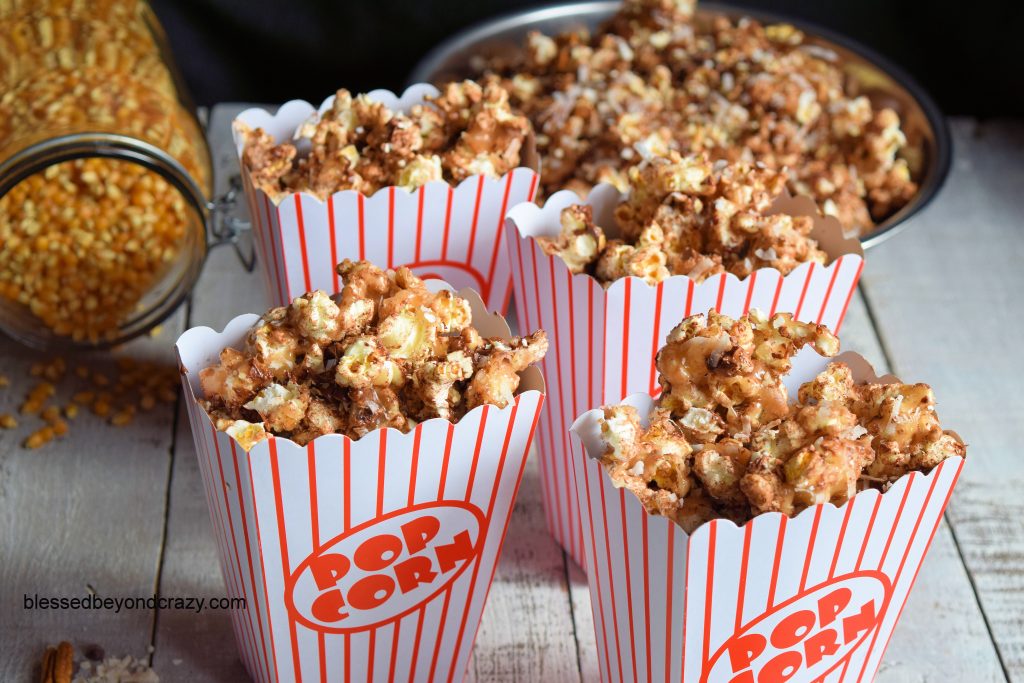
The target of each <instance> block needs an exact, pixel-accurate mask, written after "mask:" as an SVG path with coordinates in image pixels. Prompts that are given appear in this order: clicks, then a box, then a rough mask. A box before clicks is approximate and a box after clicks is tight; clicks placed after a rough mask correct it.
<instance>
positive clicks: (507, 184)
mask: <svg viewBox="0 0 1024 683" xmlns="http://www.w3.org/2000/svg"><path fill="white" fill-rule="evenodd" d="M437 92H438V91H437V89H436V88H435V87H434V86H432V85H427V84H425V83H420V84H417V85H412V86H410V87H409V88H408V89H406V91H405V92H404V93H403V94H402V95H401V96H400V97H399V96H396V95H395V94H394V93H392V92H390V91H387V90H374V91H371V92H370V93H368V96H369V97H370V98H371V99H373V100H375V101H378V102H382V103H383V104H385V105H387V106H388V107H389V108H390V109H392V110H393V111H403V112H407V111H408V110H409V109H410V108H412V107H413V106H414V105H417V104H421V103H423V102H424V101H425V98H426V97H429V96H433V95H436V94H437ZM333 102H334V96H333V95H332V96H331V97H329V98H327V99H326V100H324V102H323V104H321V105H320V107H319V109H317V108H316V107H314V106H313V105H312V104H310V103H308V102H304V101H300V100H292V101H290V102H288V103H286V104H284V105H283V106H281V108H280V109H278V110H277V113H275V114H271V113H270V112H268V111H266V110H264V109H247V110H245V111H243V112H242V113H241V114H239V115H238V117H237V118H236V119H235V122H234V125H233V126H232V134H233V135H234V141H235V147H236V150H237V152H238V157H239V159H241V158H242V151H243V149H244V146H245V139H244V136H243V135H242V134H241V132H240V127H244V126H248V127H249V128H262V129H263V130H265V131H266V132H267V133H269V134H270V135H272V136H273V138H274V139H275V140H276V141H278V142H284V141H288V140H291V139H292V137H293V135H294V133H295V131H296V129H297V128H298V127H299V126H300V125H301V124H302V123H304V122H305V121H306V120H307V119H309V118H310V116H312V115H314V114H316V113H317V112H324V111H326V110H328V109H330V107H331V105H332V104H333ZM523 163H524V165H523V166H522V167H520V168H515V169H513V170H511V171H509V172H508V173H506V174H505V175H504V176H502V177H501V178H492V177H489V176H485V175H474V176H471V177H469V178H466V179H465V180H463V181H462V182H460V183H459V184H458V185H456V186H452V185H450V184H448V183H446V182H443V181H434V182H430V183H427V184H426V185H423V186H422V187H420V188H419V189H417V190H414V191H412V192H410V191H408V190H406V189H403V188H400V187H395V186H392V187H386V188H382V189H380V190H378V191H377V192H375V193H374V194H373V195H372V196H369V197H367V196H365V195H364V194H362V193H361V192H357V191H355V190H342V191H339V192H335V193H334V194H333V195H331V196H330V197H328V198H327V200H326V201H322V200H320V199H319V198H318V197H316V196H314V195H312V194H309V193H305V192H300V193H292V194H289V195H286V196H284V197H277V198H276V201H275V198H272V197H270V196H269V195H267V193H265V192H263V191H262V190H260V189H257V188H256V187H254V185H253V183H252V182H251V179H250V177H249V173H248V172H247V171H246V169H244V168H243V169H242V183H243V186H244V188H245V194H246V198H247V199H248V205H249V213H250V216H251V218H252V226H253V236H254V242H255V247H256V252H257V257H258V260H259V262H260V263H261V264H262V265H261V271H262V273H263V279H264V284H265V285H266V288H267V296H268V300H269V301H270V302H271V303H272V304H273V305H275V306H284V305H286V304H288V303H289V302H290V301H291V300H292V299H294V298H295V297H297V296H301V295H302V294H305V293H306V292H308V291H312V290H314V289H322V290H324V291H327V292H336V291H338V288H339V287H338V285H339V282H338V275H337V273H336V272H335V270H334V267H335V265H337V264H338V263H340V262H341V261H342V260H343V259H346V258H348V259H353V260H357V259H368V260H370V261H372V262H373V263H375V264H377V265H378V266H381V267H385V266H386V267H388V268H397V267H399V266H408V267H409V268H410V269H412V271H413V272H414V273H416V274H417V275H418V276H419V277H421V278H439V279H441V280H445V281H446V282H450V283H452V285H453V286H455V287H456V288H457V289H461V288H463V287H471V288H473V289H475V290H476V291H478V292H480V294H481V296H482V297H483V299H484V303H485V304H486V305H487V308H488V310H497V311H500V312H502V313H505V312H506V310H507V308H508V303H509V299H510V297H511V296H512V274H511V272H510V270H509V264H508V261H507V259H506V257H505V250H504V248H503V246H502V244H503V242H504V239H503V236H502V232H503V231H504V229H505V228H504V217H505V213H506V212H507V211H508V209H509V208H511V207H513V206H515V205H516V204H519V203H522V202H532V201H533V197H534V194H535V193H536V190H537V180H538V176H537V172H536V169H537V168H538V164H539V162H538V161H537V155H536V152H535V150H534V144H533V140H532V138H531V139H530V140H528V141H527V145H526V146H525V148H524V152H523Z"/></svg>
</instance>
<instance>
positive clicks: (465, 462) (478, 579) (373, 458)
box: [177, 283, 544, 683]
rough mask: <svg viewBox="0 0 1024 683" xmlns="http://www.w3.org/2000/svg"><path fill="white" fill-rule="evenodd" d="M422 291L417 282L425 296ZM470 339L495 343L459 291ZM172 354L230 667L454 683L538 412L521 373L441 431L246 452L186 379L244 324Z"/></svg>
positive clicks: (328, 677) (495, 322)
mask: <svg viewBox="0 0 1024 683" xmlns="http://www.w3.org/2000/svg"><path fill="white" fill-rule="evenodd" d="M431 284H433V283H431ZM460 296H463V297H466V298H467V299H469V300H470V301H471V303H472V304H473V313H474V323H475V324H476V326H477V328H478V329H479V330H480V332H481V334H484V335H487V336H503V337H506V338H507V337H508V327H507V326H506V325H505V324H504V321H503V320H502V319H501V318H500V317H499V316H496V315H495V316H489V315H487V314H486V311H485V310H484V308H483V304H482V302H481V301H480V299H479V297H477V296H476V294H475V293H474V292H468V291H463V292H460ZM256 318H257V316H255V315H243V316H239V317H237V318H235V319H234V320H232V321H231V322H230V323H228V325H227V327H225V328H224V331H223V332H215V331H213V330H211V329H210V328H206V327H199V328H194V329H191V330H189V331H187V332H185V333H184V334H183V335H182V336H181V338H179V339H178V342H177V352H178V358H179V363H180V366H181V368H182V373H183V378H182V381H183V384H184V389H185V396H186V405H187V408H188V415H189V420H190V422H191V426H192V434H193V437H194V439H195V444H196V452H197V455H198V459H199V469H200V471H201V473H202V478H203V488H204V490H205V494H206V498H207V503H208V505H209V508H210V517H211V519H212V522H213V528H214V532H215V537H216V541H217V546H218V553H219V557H220V564H221V571H222V574H223V576H224V582H225V584H226V586H227V592H228V594H229V595H230V596H231V597H240V598H244V599H245V605H246V606H245V608H244V609H241V610H237V611H235V612H233V614H232V624H233V627H234V632H235V639H236V641H237V643H238V648H239V652H240V655H241V659H242V661H243V663H244V665H245V667H246V669H247V670H248V672H249V675H250V676H251V677H252V679H253V680H255V681H260V682H261V683H262V682H267V683H270V682H277V681H299V680H318V681H328V682H340V681H349V680H360V681H389V680H402V681H406V680H408V681H455V680H462V678H463V676H464V672H465V669H466V665H467V663H468V660H469V655H470V652H471V650H472V648H473V641H474V639H475V637H476V631H477V628H478V626H479V623H480V617H481V614H482V613H483V609H484V604H485V603H486V601H487V594H488V591H489V589H490V585H491V581H492V579H493V578H494V572H495V568H496V567H497V561H498V555H499V553H500V551H501V545H502V542H503V540H504V537H505V532H506V531H507V529H508V522H509V518H510V516H511V513H512V507H513V504H514V502H515V497H516V493H517V491H518V489H519V484H520V481H521V479H522V475H523V468H524V465H525V463H526V456H527V453H528V450H529V447H530V442H531V440H532V438H533V432H534V428H535V427H536V424H537V419H538V416H539V414H540V407H541V404H542V403H543V400H544V382H543V379H542V378H541V374H540V372H539V371H538V370H537V369H536V368H530V369H529V370H527V371H526V372H524V373H522V384H521V388H520V391H519V393H518V394H517V396H516V400H515V402H514V403H513V404H511V405H509V406H507V407H506V408H502V409H499V408H497V407H494V406H480V407H478V408H475V409H473V410H471V411H470V412H469V413H468V414H467V415H466V416H465V417H463V418H462V419H461V420H459V421H458V422H457V423H455V424H453V423H451V422H449V421H447V420H441V419H434V420H428V421H426V422H423V423H421V424H419V425H417V426H416V428H415V429H414V430H413V431H412V432H410V433H407V434H402V433H400V432H398V431H396V430H392V429H388V430H378V431H375V432H371V433H369V434H367V435H366V436H365V437H363V438H361V439H359V440H352V439H349V438H348V437H345V436H342V435H337V434H332V435H328V436H322V437H319V438H317V439H315V440H314V441H312V442H311V443H309V444H308V445H307V446H298V445H296V444H295V443H293V442H292V441H290V440H288V439H284V438H278V437H270V438H269V439H267V440H264V441H260V442H259V443H257V444H256V446H255V447H253V448H252V450H250V451H248V452H246V451H245V450H243V449H242V448H241V447H240V446H239V445H238V443H237V442H236V441H235V440H234V439H232V438H230V437H229V436H228V435H227V434H225V433H223V432H219V431H217V430H216V429H215V428H214V426H213V424H212V422H211V421H210V418H209V416H208V415H207V413H206V411H205V410H204V409H203V408H202V406H201V405H200V404H199V403H198V400H197V397H198V396H199V395H200V392H201V389H200V387H199V381H198V373H199V370H201V369H202V368H205V367H208V366H209V365H211V364H213V363H215V362H216V359H217V356H218V354H219V352H220V350H221V349H222V348H224V347H225V346H238V345H240V344H241V342H242V341H243V339H244V337H245V333H246V332H247V330H248V328H249V327H250V326H251V325H252V323H253V322H254V321H255V320H256Z"/></svg>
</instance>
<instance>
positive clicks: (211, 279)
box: [153, 106, 267, 683]
mask: <svg viewBox="0 0 1024 683" xmlns="http://www.w3.org/2000/svg"><path fill="white" fill-rule="evenodd" d="M242 108H243V107H240V106H239V107H228V108H225V107H215V108H214V110H213V112H212V115H211V119H210V146H211V149H212V152H213V156H214V167H215V169H216V186H217V191H218V192H222V191H223V190H224V189H226V187H227V181H228V178H229V177H230V175H231V174H233V173H236V172H237V169H238V163H237V161H236V160H235V155H234V151H233V148H232V147H231V136H230V124H231V120H232V119H233V118H234V115H235V113H236V112H237V111H240V110H241V109H242ZM266 308H267V303H266V302H265V301H264V298H263V286H262V283H261V281H260V279H259V275H258V273H246V272H245V270H244V269H243V268H242V266H241V265H240V263H239V262H238V259H237V257H236V255H235V253H234V252H233V251H232V250H231V249H230V248H227V247H220V248H217V249H214V250H213V251H211V252H210V255H209V259H208V260H207V263H206V266H205V268H204V269H203V275H202V277H201V278H200V280H199V283H198V285H197V286H196V288H195V291H194V292H193V296H192V302H191V308H190V315H189V326H190V327H194V326H197V325H207V326H209V327H213V328H215V329H221V328H223V327H224V324H225V323H227V322H228V321H229V320H230V319H231V318H234V317H235V316H236V315H240V314H242V313H249V312H258V311H262V310H265V309H266ZM177 430H178V431H177V434H178V439H177V442H176V444H175V446H176V447H175V452H174V467H173V475H172V479H171V492H170V500H169V509H168V515H167V542H166V551H165V555H164V566H163V571H162V575H161V587H160V589H161V593H162V594H164V595H189V596H197V597H211V596H217V597H223V596H224V595H226V592H227V591H226V589H225V586H224V579H223V577H222V575H221V571H220V565H219V563H218V560H217V546H216V543H215V542H214V535H213V527H212V524H211V521H210V513H209V508H208V507H207V504H206V498H205V496H204V495H203V484H202V478H201V476H200V474H199V467H198V461H197V459H196V454H195V444H194V442H193V440H192V433H191V429H190V427H189V423H188V416H187V415H185V414H184V411H182V413H181V415H179V420H178V425H177ZM154 644H155V646H156V652H155V653H154V658H153V663H154V668H155V669H156V671H157V672H160V673H163V674H165V675H168V676H171V677H172V680H188V681H195V682H196V683H204V682H206V681H240V680H246V675H245V671H244V669H243V667H242V665H241V662H240V660H239V657H238V649H237V647H236V645H235V639H234V634H233V633H232V630H231V618H230V613H229V612H226V611H205V612H202V613H200V614H195V613H189V612H183V611H162V612H161V613H160V615H159V619H158V621H157V630H156V638H155V643H154Z"/></svg>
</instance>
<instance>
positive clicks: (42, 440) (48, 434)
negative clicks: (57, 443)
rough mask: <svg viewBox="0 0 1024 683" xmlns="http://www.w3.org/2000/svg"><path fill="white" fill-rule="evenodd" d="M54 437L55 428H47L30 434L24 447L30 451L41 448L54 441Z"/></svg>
mask: <svg viewBox="0 0 1024 683" xmlns="http://www.w3.org/2000/svg"><path fill="white" fill-rule="evenodd" d="M54 436H56V432H55V431H54V429H53V427H51V426H46V427H43V428H41V429H37V430H36V431H34V432H32V433H31V434H29V436H28V438H27V439H25V444H24V446H25V448H29V449H35V448H39V447H40V446H43V445H44V444H47V443H49V442H51V441H53V438H54Z"/></svg>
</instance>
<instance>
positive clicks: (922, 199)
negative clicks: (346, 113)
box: [408, 0, 952, 249]
mask: <svg viewBox="0 0 1024 683" xmlns="http://www.w3.org/2000/svg"><path fill="white" fill-rule="evenodd" d="M620 4H621V3H619V2H617V1H615V0H601V1H599V2H576V3H565V4H560V5H552V6H550V7H541V8H538V9H532V10H526V11H524V12H513V13H510V14H505V15H502V16H500V17H498V18H496V19H490V20H487V21H483V22H480V23H477V24H474V25H473V26H470V27H469V28H467V29H465V30H463V31H460V32H459V33H456V34H455V35H454V36H452V37H451V38H449V39H447V40H445V41H444V42H443V43H441V44H440V45H438V46H437V47H435V48H434V49H432V50H431V51H430V52H428V53H427V55H426V56H425V57H424V58H423V59H421V60H420V61H419V62H418V63H417V64H416V66H415V67H414V68H413V70H412V73H411V74H410V75H409V79H408V83H409V84H413V83H422V82H428V83H429V82H431V81H432V80H433V78H434V75H435V74H436V73H437V72H438V70H439V69H440V68H441V65H442V64H444V62H445V61H446V60H447V59H448V57H449V56H450V55H451V54H453V53H458V52H462V51H465V50H466V49H468V48H470V47H472V46H473V45H476V44H478V43H480V42H482V41H484V40H487V39H488V38H490V37H491V36H493V35H495V34H498V33H502V32H504V31H507V30H513V29H515V28H516V27H518V26H523V25H533V24H536V23H538V22H543V21H551V20H555V19H567V18H571V17H573V16H587V15H590V16H593V15H601V14H607V15H611V14H612V13H614V12H615V10H617V9H618V7H619V6H620ZM700 7H701V8H702V9H704V10H710V11H713V12H720V13H724V14H734V15H735V14H742V15H745V16H749V17H751V18H752V19H755V20H757V21H760V22H762V23H787V24H792V25H793V26H795V27H797V28H798V29H800V30H801V31H803V32H804V33H806V34H808V35H813V36H815V37H820V38H823V39H825V40H827V41H830V42H832V43H835V44H836V45H839V46H841V47H843V48H845V49H846V50H849V51H850V52H853V53H855V54H857V55H858V56H860V57H861V58H862V59H864V60H865V61H867V62H870V63H872V64H874V65H875V66H877V67H878V68H879V69H880V70H881V71H884V72H885V73H886V74H888V75H889V76H890V77H891V78H892V79H893V80H894V81H896V82H897V83H899V84H900V86H901V87H903V89H904V90H906V91H907V92H908V93H909V94H910V95H911V97H913V98H914V100H916V102H917V104H918V106H919V107H920V108H921V111H922V113H923V114H924V117H925V119H926V120H927V121H928V125H929V126H930V127H931V129H932V133H933V136H934V139H935V150H934V152H935V160H934V161H933V162H931V163H930V166H929V170H928V173H927V174H926V176H925V177H924V178H923V180H922V182H921V184H920V186H919V187H918V190H917V193H916V194H915V195H914V198H913V199H912V200H911V201H910V202H909V203H908V204H907V205H906V206H904V207H903V208H901V209H900V210H899V211H897V212H896V213H894V214H892V215H891V216H889V217H888V218H886V219H885V220H884V221H883V222H882V223H880V224H879V226H878V227H877V228H875V230H873V231H871V232H870V233H869V234H867V235H865V236H863V237H861V244H862V245H863V246H864V248H865V249H868V248H870V247H873V246H875V245H877V244H880V243H881V242H884V241H885V240H887V239H889V238H890V237H893V236H894V235H896V234H897V233H899V232H900V231H902V230H903V229H905V228H906V227H907V221H908V219H909V218H910V217H911V216H913V215H914V214H916V213H917V212H918V211H920V210H921V209H923V208H924V207H925V206H927V205H928V204H929V203H930V202H931V201H932V199H934V198H935V195H936V194H938V192H939V190H940V189H941V188H942V186H943V184H944V183H945V182H946V177H947V176H948V175H949V168H950V164H951V162H952V138H951V136H950V132H949V126H948V124H947V123H946V118H945V117H944V116H943V115H942V112H941V110H940V109H939V107H938V105H937V104H935V101H934V100H932V98H931V96H930V95H928V93H927V92H926V91H925V90H924V88H922V87H921V86H920V85H919V84H918V83H917V81H915V80H914V79H913V78H912V77H911V76H910V74H908V73H907V72H906V71H904V70H903V69H902V68H901V67H899V66H897V65H895V64H893V63H892V62H891V61H889V59H888V58H886V57H883V56H882V55H880V54H878V53H877V52H875V51H874V50H872V49H871V48H868V47H865V46H864V45H862V44H860V43H858V42H857V41H855V40H852V39H850V38H847V37H846V36H844V35H841V34H839V33H836V32H834V31H832V30H831V29H827V28H823V27H821V26H818V25H817V24H815V23H813V22H810V21H805V20H802V19H794V18H792V17H788V16H785V15H781V14H777V13H774V12H764V11H760V10H750V9H747V8H744V7H737V6H735V5H729V4H727V3H720V2H701V3H700Z"/></svg>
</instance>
